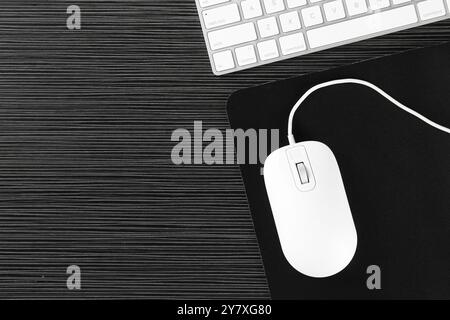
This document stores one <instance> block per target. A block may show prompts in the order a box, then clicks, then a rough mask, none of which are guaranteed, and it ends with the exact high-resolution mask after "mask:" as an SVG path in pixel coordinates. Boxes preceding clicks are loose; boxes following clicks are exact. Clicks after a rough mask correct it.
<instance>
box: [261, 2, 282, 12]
mask: <svg viewBox="0 0 450 320" xmlns="http://www.w3.org/2000/svg"><path fill="white" fill-rule="evenodd" d="M264 7H265V8H266V12H267V13H269V14H270V13H274V12H278V11H282V10H284V3H283V0H264Z"/></svg>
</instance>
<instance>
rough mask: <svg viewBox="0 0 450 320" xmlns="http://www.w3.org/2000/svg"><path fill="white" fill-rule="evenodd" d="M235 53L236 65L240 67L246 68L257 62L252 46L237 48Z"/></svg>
mask: <svg viewBox="0 0 450 320" xmlns="http://www.w3.org/2000/svg"><path fill="white" fill-rule="evenodd" d="M235 52H236V60H237V62H238V65H240V66H246V65H248V64H252V63H255V62H256V61H257V60H256V53H255V48H254V47H253V45H248V46H245V47H241V48H237V49H236V50H235Z"/></svg>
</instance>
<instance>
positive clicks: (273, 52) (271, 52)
mask: <svg viewBox="0 0 450 320" xmlns="http://www.w3.org/2000/svg"><path fill="white" fill-rule="evenodd" d="M258 52H259V57H260V59H261V60H262V61H265V60H269V59H274V58H277V57H279V56H280V54H279V53H278V47H277V43H276V42H275V40H273V39H272V40H268V41H264V42H260V43H258Z"/></svg>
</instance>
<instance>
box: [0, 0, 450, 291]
mask: <svg viewBox="0 0 450 320" xmlns="http://www.w3.org/2000/svg"><path fill="white" fill-rule="evenodd" d="M71 4H76V5H79V6H80V7H81V10H82V29H81V30H80V31H69V30H67V28H66V17H67V14H66V8H67V7H68V6H69V5H71ZM449 39H450V21H445V22H440V23H437V24H433V25H429V26H425V27H421V28H418V29H414V30H409V31H405V32H401V33H396V34H392V35H389V36H385V37H382V38H377V39H373V40H369V41H364V42H361V43H357V44H353V45H349V46H345V47H341V48H336V49H333V50H328V51H325V52H322V53H317V54H312V55H309V56H306V57H302V58H295V59H291V60H288V61H284V62H280V63H276V64H273V65H269V66H264V67H261V68H257V69H253V70H250V71H244V72H240V73H237V74H233V75H229V76H224V77H220V78H218V77H215V76H213V75H212V73H211V71H210V66H209V61H208V58H207V55H206V49H205V45H204V42H203V38H202V34H201V30H200V26H199V22H198V18H197V12H196V9H195V3H194V1H193V0H166V1H156V0H135V1H131V0H130V1H75V0H73V1H56V0H55V1H43V0H42V1H36V0H33V1H24V0H2V1H1V2H0V298H16V297H17V298H53V297H57V298H119V297H121V298H131V297H135V298H267V297H269V296H270V293H269V290H268V287H267V282H266V280H265V274H264V269H263V265H262V261H261V258H260V254H259V250H258V244H257V240H256V237H255V233H254V230H253V225H252V221H251V218H250V213H249V210H248V205H247V202H246V197H245V192H244V187H243V184H242V180H241V176H240V173H239V168H238V167H237V166H233V165H223V166H218V165H216V166H206V165H189V166H187V165H185V166H175V165H174V164H173V163H172V162H171V157H170V155H171V150H172V147H173V146H174V145H175V142H172V141H171V134H172V131H173V130H175V129H177V128H186V129H188V130H192V128H193V122H194V121H196V120H199V121H200V120H201V121H203V127H204V128H205V129H207V128H211V127H213V128H219V129H226V128H227V127H228V120H227V115H226V109H225V108H226V100H227V97H228V95H229V94H230V93H231V92H233V91H234V90H237V89H240V88H245V87H248V86H252V85H257V84H261V83H264V82H266V81H272V80H278V79H283V78H286V77H289V76H294V75H299V74H305V73H310V72H315V71H320V70H324V69H327V68H331V67H336V66H341V65H345V64H350V63H354V62H357V61H361V60H364V59H370V58H375V57H379V56H382V55H386V54H391V53H394V52H399V51H402V50H406V49H412V48H416V47H420V46H427V45H433V44H437V43H441V42H443V41H447V40H449ZM412 67H414V66H412ZM393 72H395V70H393ZM73 264H75V265H78V266H79V267H80V268H81V271H82V278H81V279H82V282H81V283H82V289H81V290H79V291H69V290H68V289H67V287H66V279H67V274H66V268H67V267H68V266H69V265H73Z"/></svg>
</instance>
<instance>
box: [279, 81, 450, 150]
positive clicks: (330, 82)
mask: <svg viewBox="0 0 450 320" xmlns="http://www.w3.org/2000/svg"><path fill="white" fill-rule="evenodd" d="M347 83H353V84H360V85H363V86H366V87H369V88H371V89H373V90H375V91H376V92H378V93H379V94H380V95H382V96H383V97H385V98H386V99H387V100H389V101H390V102H392V103H393V104H395V105H396V106H397V107H399V108H400V109H402V110H404V111H406V112H408V113H410V114H411V115H413V116H415V117H417V118H419V119H420V120H422V121H423V122H425V123H427V124H429V125H430V126H432V127H434V128H436V129H438V130H441V131H444V132H446V133H450V129H449V128H446V127H444V126H441V125H440V124H437V123H436V122H433V121H431V120H430V119H428V118H426V117H425V116H423V115H421V114H420V113H418V112H416V111H414V110H412V109H410V108H408V107H407V106H405V105H404V104H402V103H400V102H398V101H397V100H395V99H394V98H392V97H391V96H390V95H388V94H387V93H386V92H384V91H383V90H381V89H380V88H378V87H377V86H376V85H374V84H372V83H370V82H367V81H364V80H359V79H351V78H349V79H338V80H332V81H327V82H324V83H321V84H318V85H315V86H314V87H312V88H310V89H309V90H308V91H306V92H305V93H304V94H303V95H302V96H301V98H300V99H299V100H298V101H297V103H296V104H295V105H294V106H293V107H292V110H291V113H290V114H289V121H288V140H289V144H295V139H294V136H293V135H292V121H293V119H294V114H295V112H296V111H297V109H298V108H299V107H300V105H301V104H302V103H303V101H305V100H306V98H308V96H309V95H310V94H311V93H313V92H314V91H316V90H319V89H322V88H325V87H329V86H334V85H338V84H347Z"/></svg>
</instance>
